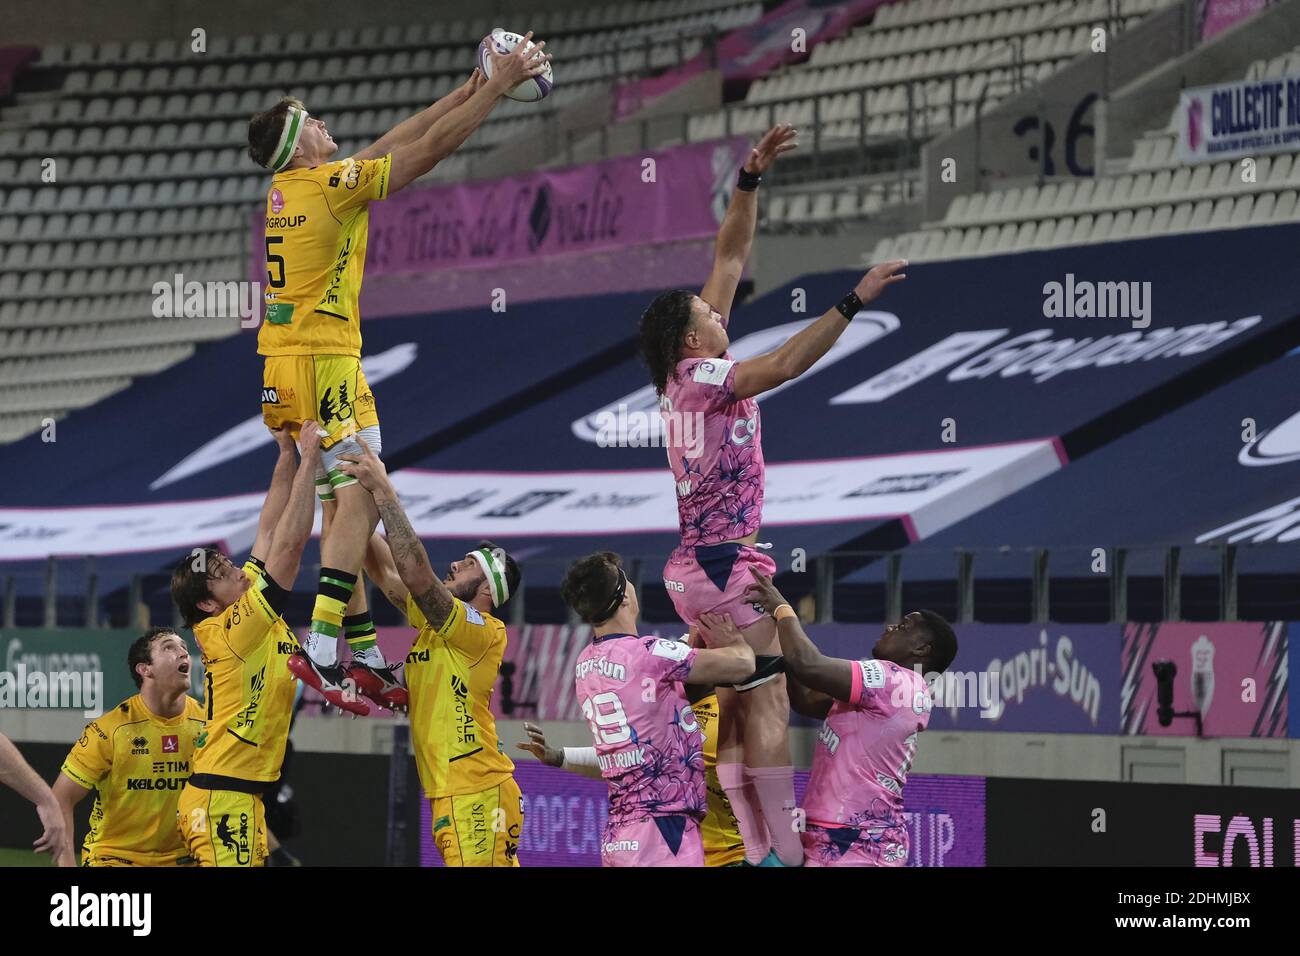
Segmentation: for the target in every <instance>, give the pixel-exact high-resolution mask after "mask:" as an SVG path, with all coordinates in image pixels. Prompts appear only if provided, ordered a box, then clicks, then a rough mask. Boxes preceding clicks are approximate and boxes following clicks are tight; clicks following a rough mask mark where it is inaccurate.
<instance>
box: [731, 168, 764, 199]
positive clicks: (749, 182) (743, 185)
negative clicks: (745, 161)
mask: <svg viewBox="0 0 1300 956" xmlns="http://www.w3.org/2000/svg"><path fill="white" fill-rule="evenodd" d="M762 181H763V177H762V176H761V175H759V174H758V173H751V172H750V171H749V170H748V169H745V168H744V167H743V166H742V167H741V168H740V178H739V179H738V180H736V188H737V189H739V190H741V191H743V192H747V193H752V192H753V191H754V190H755V189H757V188H758V184H759V183H761V182H762Z"/></svg>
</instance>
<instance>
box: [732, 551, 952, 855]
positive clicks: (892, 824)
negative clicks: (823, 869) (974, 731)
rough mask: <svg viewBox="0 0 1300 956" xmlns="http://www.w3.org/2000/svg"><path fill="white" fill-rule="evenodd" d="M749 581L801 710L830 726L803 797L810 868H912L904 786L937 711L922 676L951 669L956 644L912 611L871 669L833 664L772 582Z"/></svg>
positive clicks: (862, 663)
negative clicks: (773, 625)
mask: <svg viewBox="0 0 1300 956" xmlns="http://www.w3.org/2000/svg"><path fill="white" fill-rule="evenodd" d="M751 574H752V575H753V579H754V580H753V582H752V583H751V584H750V586H749V588H748V590H747V592H746V597H747V598H748V599H750V600H752V601H754V602H755V603H757V604H760V605H762V606H763V608H764V609H765V610H766V611H767V612H768V613H769V614H771V615H773V617H774V619H775V620H776V622H777V633H778V635H779V639H780V642H781V653H782V654H783V655H785V666H786V673H787V674H788V675H789V676H790V678H791V681H790V687H791V697H792V698H797V699H796V700H795V703H796V705H797V709H798V710H799V712H800V713H802V714H807V715H809V716H816V717H824V718H825V720H826V722H825V724H823V725H822V730H821V733H820V734H818V735H817V749H816V752H815V753H814V755H813V765H812V776H811V777H809V779H808V790H807V792H806V793H805V794H804V813H805V814H806V817H807V820H806V824H807V825H806V828H805V830H804V834H803V846H804V854H805V858H804V865H805V866H903V865H905V864H906V863H907V850H908V842H909V841H908V835H907V824H906V821H905V820H904V819H903V786H904V784H906V783H907V773H908V771H909V770H910V769H911V767H912V761H913V760H915V759H916V738H917V735H918V734H920V733H921V731H923V730H925V728H926V725H927V724H929V722H930V710H931V707H932V706H933V702H932V699H931V697H930V692H929V689H928V688H927V686H926V682H925V679H924V678H923V677H922V674H942V673H943V672H944V671H946V670H947V669H948V667H949V666H950V665H951V664H952V661H953V658H954V657H956V656H957V635H955V634H954V633H953V630H952V627H951V626H950V625H949V624H948V622H947V621H945V620H944V619H943V618H942V617H940V616H939V615H938V614H935V613H934V612H933V611H913V612H912V613H910V614H908V615H907V616H906V617H904V618H903V620H902V621H900V622H899V623H897V624H894V625H891V626H890V627H887V628H885V631H884V633H883V634H881V635H880V639H879V640H878V641H876V644H875V646H874V647H873V648H872V649H871V658H870V659H869V660H866V659H864V660H859V661H849V660H842V659H840V658H835V657H827V656H825V655H824V654H822V652H821V651H819V650H818V649H817V646H816V645H815V644H813V642H812V641H811V640H809V639H808V635H807V634H805V633H804V630H803V628H802V627H801V626H800V625H799V618H798V616H797V615H796V614H795V612H794V609H793V608H791V607H790V605H789V604H788V603H786V600H785V598H783V597H782V596H781V592H780V591H778V590H777V589H776V587H775V586H774V585H773V584H772V579H771V578H770V577H768V576H767V575H765V574H762V573H761V572H759V571H758V570H757V569H756V568H755V569H751Z"/></svg>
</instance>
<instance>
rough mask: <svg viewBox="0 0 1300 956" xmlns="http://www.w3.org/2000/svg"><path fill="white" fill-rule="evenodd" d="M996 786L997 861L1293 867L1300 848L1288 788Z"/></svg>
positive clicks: (991, 809)
mask: <svg viewBox="0 0 1300 956" xmlns="http://www.w3.org/2000/svg"><path fill="white" fill-rule="evenodd" d="M986 793H987V814H986V820H987V826H988V861H987V862H988V865H989V866H1203V867H1221V866H1236V867H1274V866H1287V867H1290V866H1295V865H1296V861H1297V858H1298V855H1297V849H1300V847H1298V846H1297V844H1300V806H1297V803H1296V799H1295V791H1294V790H1287V789H1283V788H1277V789H1272V788H1264V787H1206V786H1193V785H1188V784H1163V783H1162V784H1154V783H1115V782H1094V781H1088V780H1026V779H1013V778H996V777H989V778H988V780H987V790H986ZM1184 902H1186V901H1185V900H1184Z"/></svg>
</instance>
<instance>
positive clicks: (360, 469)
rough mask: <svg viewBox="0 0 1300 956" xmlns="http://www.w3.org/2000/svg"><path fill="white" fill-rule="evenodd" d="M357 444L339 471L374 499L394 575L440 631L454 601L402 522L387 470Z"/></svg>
mask: <svg viewBox="0 0 1300 956" xmlns="http://www.w3.org/2000/svg"><path fill="white" fill-rule="evenodd" d="M357 441H358V442H359V443H360V445H361V454H360V455H343V456H342V457H341V458H340V460H339V466H338V467H339V470H340V471H342V472H344V473H345V474H348V475H351V476H352V477H353V478H355V479H356V480H357V481H358V483H360V485H361V487H363V488H365V489H366V491H368V492H370V494H371V496H372V497H373V498H374V499H375V507H376V508H378V509H379V517H380V519H381V520H382V521H383V522H384V531H385V532H386V533H387V535H388V547H389V550H390V551H391V553H392V557H393V564H394V565H395V566H396V568H397V575H398V577H399V578H400V579H401V582H402V584H404V585H405V586H406V590H407V591H409V592H410V594H411V597H412V598H413V599H414V600H415V606H416V607H418V608H419V609H420V613H421V614H423V615H424V619H425V621H427V622H428V624H429V625H430V626H431V627H432V628H433V629H434V630H440V629H441V628H442V626H443V625H444V624H446V623H447V618H449V617H451V612H452V609H453V608H454V607H455V604H456V599H455V598H454V597H452V594H451V592H450V591H448V590H447V586H446V585H445V584H443V583H442V581H440V580H439V579H438V576H437V575H436V574H434V573H433V567H432V566H431V565H430V564H429V554H428V552H427V551H425V550H424V545H423V544H422V543H421V542H420V539H419V537H418V536H417V535H416V533H415V531H414V529H413V528H412V527H411V523H410V522H409V521H408V520H407V519H406V512H405V511H403V510H402V502H401V500H400V499H399V498H398V497H397V492H396V491H395V490H394V489H393V484H392V482H391V481H389V480H388V469H386V468H385V467H384V463H383V462H382V461H380V460H379V458H378V456H376V455H375V453H374V452H373V451H371V450H370V446H369V445H367V444H366V443H365V441H364V440H362V439H360V438H358V439H357ZM385 593H387V589H386V588H385Z"/></svg>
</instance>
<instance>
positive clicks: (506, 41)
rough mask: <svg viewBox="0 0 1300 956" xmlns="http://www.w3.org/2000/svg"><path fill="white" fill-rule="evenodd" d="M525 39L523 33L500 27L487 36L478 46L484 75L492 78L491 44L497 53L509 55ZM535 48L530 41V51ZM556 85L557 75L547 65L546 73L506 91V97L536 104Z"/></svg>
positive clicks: (480, 67) (480, 64) (530, 78)
mask: <svg viewBox="0 0 1300 956" xmlns="http://www.w3.org/2000/svg"><path fill="white" fill-rule="evenodd" d="M523 38H524V37H523V34H521V33H512V32H511V31H510V30H503V29H501V28H500V27H497V28H496V29H495V30H493V31H492V32H491V33H490V34H488V35H487V36H485V37H484V38H483V39H482V41H481V42H480V43H479V45H478V68H479V69H480V70H482V71H483V75H484V76H485V77H487V78H488V79H491V78H492V58H491V57H490V56H488V49H489V44H491V49H493V50H495V51H496V52H497V53H509V52H510V51H511V50H513V49H514V48H515V47H516V46H518V45H519V41H520V40H522V39H523ZM533 46H534V44H533V42H532V41H531V40H529V41H528V49H529V50H531V49H532V48H533ZM554 85H555V74H554V73H553V72H552V71H551V64H550V63H547V64H546V71H545V72H544V73H540V74H538V75H537V76H533V77H529V78H528V79H526V80H524V81H523V82H522V83H520V84H519V85H518V86H516V87H514V88H512V89H509V90H506V96H508V97H510V98H511V99H512V100H518V101H519V102H521V103H536V102H537V101H538V100H543V99H545V98H546V95H547V94H548V93H550V92H551V87H553V86H554Z"/></svg>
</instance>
